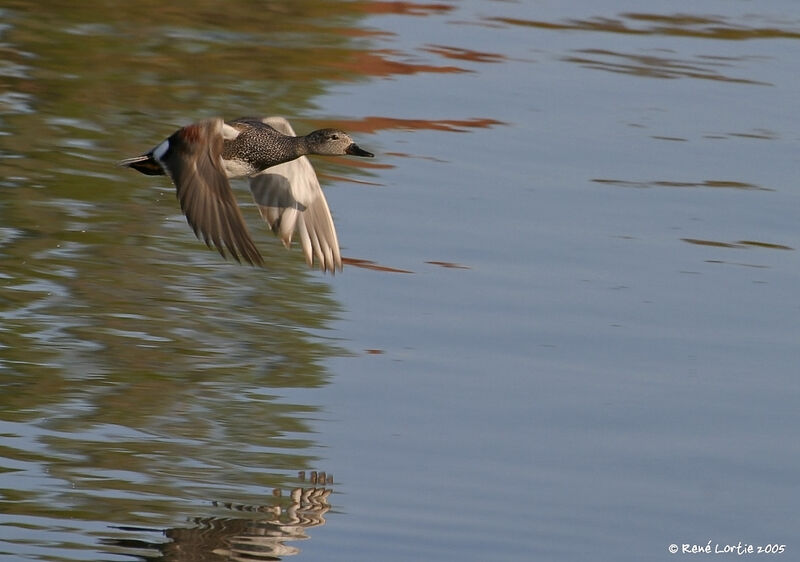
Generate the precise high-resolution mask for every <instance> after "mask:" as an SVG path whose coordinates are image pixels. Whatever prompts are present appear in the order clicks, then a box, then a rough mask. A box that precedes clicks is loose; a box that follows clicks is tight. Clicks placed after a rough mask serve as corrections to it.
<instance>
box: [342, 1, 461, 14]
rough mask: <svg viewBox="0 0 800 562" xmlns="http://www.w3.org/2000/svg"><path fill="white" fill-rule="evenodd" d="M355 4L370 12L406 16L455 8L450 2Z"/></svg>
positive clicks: (357, 7)
mask: <svg viewBox="0 0 800 562" xmlns="http://www.w3.org/2000/svg"><path fill="white" fill-rule="evenodd" d="M353 6H354V7H355V8H356V9H360V10H361V11H363V12H366V13H368V14H399V15H405V16H427V15H429V14H444V13H446V12H449V11H451V10H454V9H455V6H451V5H449V4H441V3H438V4H422V3H419V2H361V3H357V4H354V5H353Z"/></svg>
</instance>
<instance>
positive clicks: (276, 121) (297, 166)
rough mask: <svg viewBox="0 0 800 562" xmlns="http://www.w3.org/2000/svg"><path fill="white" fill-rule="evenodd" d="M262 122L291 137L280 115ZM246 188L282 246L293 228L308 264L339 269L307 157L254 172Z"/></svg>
mask: <svg viewBox="0 0 800 562" xmlns="http://www.w3.org/2000/svg"><path fill="white" fill-rule="evenodd" d="M263 122H264V123H266V124H267V125H269V126H270V127H272V128H274V129H275V130H277V131H278V132H280V133H283V134H284V135H292V136H295V132H294V130H292V127H291V125H289V122H288V121H286V119H283V118H282V117H266V118H265V119H263ZM250 191H252V193H253V199H254V200H255V202H256V204H257V205H258V209H259V211H260V212H261V216H262V217H263V218H264V220H265V221H266V222H267V224H268V225H269V226H270V228H271V229H272V231H273V232H274V233H275V234H277V235H278V236H279V237H280V238H281V240H282V241H283V243H284V245H285V246H286V247H289V246H290V245H291V242H292V236H293V235H294V233H295V231H297V233H298V238H299V239H300V244H301V246H302V248H303V254H304V255H305V258H306V262H307V263H308V265H310V266H313V265H314V261H316V262H317V263H318V264H319V267H320V269H322V270H323V271H330V272H331V273H335V272H336V270H337V269H338V270H340V271H341V269H342V256H341V254H340V252H339V240H338V239H337V237H336V227H335V226H334V224H333V217H332V216H331V211H330V209H329V208H328V202H327V201H326V200H325V195H323V193H322V188H321V187H320V185H319V180H318V179H317V174H316V173H315V172H314V168H313V166H312V165H311V162H310V161H309V160H308V158H306V157H305V156H301V157H300V158H298V159H296V160H292V161H291V162H286V163H284V164H279V165H277V166H273V167H271V168H267V169H266V170H264V171H263V172H260V173H258V174H256V175H255V176H253V177H251V178H250Z"/></svg>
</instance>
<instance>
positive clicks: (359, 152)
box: [344, 143, 375, 158]
mask: <svg viewBox="0 0 800 562" xmlns="http://www.w3.org/2000/svg"><path fill="white" fill-rule="evenodd" d="M344 151H345V152H346V153H347V154H350V155H351V156H365V157H367V158H372V157H373V156H375V155H374V154H372V153H371V152H367V151H366V150H364V149H363V148H361V147H360V146H358V145H357V144H356V143H353V144H351V145H350V146H348V147H347V148H346V149H345V150H344Z"/></svg>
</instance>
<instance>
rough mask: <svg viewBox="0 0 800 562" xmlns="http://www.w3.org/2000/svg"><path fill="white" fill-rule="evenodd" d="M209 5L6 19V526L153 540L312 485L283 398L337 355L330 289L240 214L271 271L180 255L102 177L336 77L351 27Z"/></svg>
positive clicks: (140, 191) (307, 422)
mask: <svg viewBox="0 0 800 562" xmlns="http://www.w3.org/2000/svg"><path fill="white" fill-rule="evenodd" d="M219 6H220V4H219V3H205V2H200V3H197V2H191V3H184V2H169V3H164V2H139V3H135V4H130V3H129V4H117V3H110V4H108V3H95V2H87V3H78V4H75V3H70V2H51V3H49V4H48V7H47V9H46V10H44V9H42V8H41V6H40V4H38V3H35V2H21V1H17V2H14V1H11V2H5V3H4V8H3V9H2V21H3V22H5V24H6V26H5V27H3V28H2V29H0V33H2V38H1V39H2V42H3V46H2V49H3V58H4V59H5V61H6V62H5V63H4V66H3V67H2V68H0V70H2V75H3V79H4V85H5V86H7V90H8V94H7V95H4V96H2V97H0V133H2V134H1V135H0V167H2V173H0V225H1V226H0V419H1V420H2V423H3V424H4V425H3V429H0V433H2V434H3V444H2V449H0V457H2V458H3V459H5V460H2V461H0V496H2V498H3V499H2V504H3V509H2V511H3V513H4V514H5V515H6V516H14V515H18V516H20V517H22V516H25V517H31V516H33V517H40V518H47V517H52V518H54V519H55V520H67V519H70V520H72V521H79V520H85V521H98V520H99V521H107V522H124V523H130V524H133V523H139V524H143V525H159V524H163V525H165V526H166V524H167V522H174V521H176V520H183V519H184V518H185V514H186V512H187V505H192V504H194V507H195V508H196V505H197V504H196V503H195V502H197V501H201V502H206V503H203V504H202V505H208V503H207V502H210V501H212V500H220V501H239V502H242V503H247V504H258V503H260V502H259V501H258V499H259V498H260V497H261V496H262V495H263V494H268V493H269V492H268V490H269V489H271V488H272V487H279V486H285V485H286V482H287V478H288V477H287V476H286V475H287V473H289V472H294V471H297V470H302V469H309V468H316V466H315V463H316V462H318V459H317V457H316V456H315V453H314V452H313V448H314V447H316V446H318V445H319V444H318V443H316V441H315V439H314V436H313V428H312V426H311V420H312V418H314V417H317V416H319V413H318V411H317V410H318V408H317V407H316V406H315V405H313V404H305V403H297V402H294V401H292V400H288V399H286V398H285V397H284V396H285V394H286V393H287V392H288V390H285V389H292V388H315V387H319V386H321V385H325V384H327V382H328V376H329V375H328V373H327V372H326V370H325V367H324V359H326V358H328V357H331V356H336V355H342V354H345V353H347V352H346V350H345V349H343V348H342V347H341V346H340V345H339V344H338V343H337V342H336V341H335V340H334V339H333V338H332V337H329V336H327V335H326V330H327V328H328V326H329V324H330V322H331V320H333V319H334V318H335V317H336V315H337V313H338V312H339V305H338V303H337V302H336V300H335V299H334V297H333V295H332V293H331V289H330V286H329V284H328V280H327V279H321V278H320V277H319V276H318V275H317V274H316V273H313V272H309V271H308V269H307V267H306V265H305V263H304V262H303V259H302V256H301V254H300V252H299V251H293V252H286V251H285V250H284V249H283V248H282V247H281V246H280V244H279V243H278V242H277V241H276V240H275V239H274V237H273V236H272V235H271V234H270V233H269V232H268V230H267V229H266V228H265V227H264V226H263V225H262V224H259V223H258V217H257V212H256V211H255V209H254V208H252V207H251V208H247V209H245V215H246V216H247V217H248V219H249V220H251V229H252V232H253V234H254V238H255V239H256V241H257V243H258V245H259V248H260V250H261V251H262V253H263V254H264V257H265V259H266V261H267V263H268V264H269V265H268V267H267V268H266V269H255V268H249V267H243V266H239V265H236V264H233V263H229V262H225V261H224V260H222V258H220V257H219V256H218V255H217V254H216V252H214V251H212V250H208V249H206V248H205V247H204V246H203V244H202V243H201V242H199V241H197V240H196V239H195V238H194V236H193V235H192V233H191V229H190V228H189V227H188V226H187V225H186V222H185V219H184V218H183V217H182V216H181V215H180V211H179V208H178V205H177V202H176V201H175V196H174V189H173V188H172V186H171V185H170V184H169V183H168V181H167V180H166V179H165V178H155V179H153V178H146V177H144V176H140V175H138V174H131V173H130V172H129V171H128V170H121V169H118V168H116V166H115V162H116V161H117V160H119V159H120V158H123V157H125V156H129V155H131V154H136V153H139V152H141V151H142V150H144V149H147V148H149V147H150V146H152V145H153V144H154V143H156V142H158V141H159V140H160V139H161V138H163V137H164V136H166V135H167V134H169V133H170V132H171V131H172V130H173V129H174V128H176V127H177V126H179V125H182V124H185V123H186V122H189V121H192V120H196V119H198V118H202V117H206V116H209V115H222V116H225V117H231V118H232V117H237V116H239V115H253V114H255V115H268V114H284V115H289V116H293V115H302V114H303V113H304V112H307V111H308V110H309V109H311V108H312V107H313V106H314V102H313V99H314V97H315V96H317V95H319V94H321V93H323V92H324V91H325V89H326V88H327V87H328V86H329V85H330V84H331V83H333V82H336V81H337V80H342V79H345V74H346V72H345V70H343V67H342V66H341V61H342V60H347V59H349V58H353V57H355V56H356V55H355V54H356V53H357V52H358V51H359V50H360V48H361V47H362V46H363V45H362V42H363V41H364V40H362V39H358V38H357V34H353V33H351V32H350V31H352V29H353V25H355V24H356V23H357V22H358V20H359V19H360V17H361V14H360V13H359V12H358V10H357V6H356V5H350V4H339V3H330V2H312V1H304V2H303V1H301V2H295V1H293V2H270V3H256V4H254V3H252V2H243V1H242V2H236V1H234V2H226V3H225V4H224V10H223V11H220V9H219ZM346 79H347V80H352V79H353V75H352V73H351V74H349V75H348V76H347V77H346ZM302 125H303V123H302V122H301V126H298V129H299V130H304V129H306V128H309V127H307V126H302ZM306 125H310V124H306ZM318 166H319V169H320V171H321V172H323V173H324V172H325V170H326V169H327V168H328V167H329V166H332V165H331V164H329V163H326V162H322V163H318ZM332 169H335V168H332ZM234 188H235V189H238V188H237V187H236V186H234ZM240 195H241V196H242V197H241V199H242V202H243V203H244V205H245V206H248V205H250V203H249V202H248V201H246V200H247V196H246V195H245V194H244V193H242V192H240ZM282 389H284V390H282ZM20 528H22V527H20ZM12 530H13V529H12ZM42 540H46V539H42Z"/></svg>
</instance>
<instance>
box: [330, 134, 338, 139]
mask: <svg viewBox="0 0 800 562" xmlns="http://www.w3.org/2000/svg"><path fill="white" fill-rule="evenodd" d="M330 139H331V140H339V135H331V136H330Z"/></svg>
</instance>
